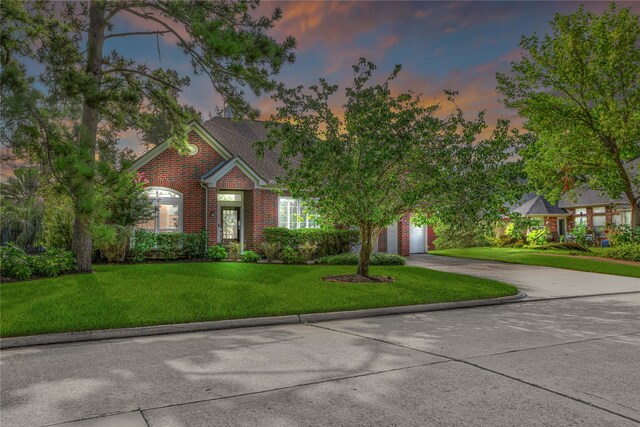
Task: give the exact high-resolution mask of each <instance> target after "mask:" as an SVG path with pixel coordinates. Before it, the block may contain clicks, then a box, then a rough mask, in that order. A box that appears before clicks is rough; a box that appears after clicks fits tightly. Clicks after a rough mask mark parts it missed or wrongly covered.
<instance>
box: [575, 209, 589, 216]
mask: <svg viewBox="0 0 640 427" xmlns="http://www.w3.org/2000/svg"><path fill="white" fill-rule="evenodd" d="M586 214H587V208H578V209H576V215H586Z"/></svg>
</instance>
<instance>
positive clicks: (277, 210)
mask: <svg viewBox="0 0 640 427" xmlns="http://www.w3.org/2000/svg"><path fill="white" fill-rule="evenodd" d="M266 136H267V130H266V127H265V124H264V123H263V122H260V121H251V120H232V119H228V118H224V117H213V118H211V119H209V120H207V121H205V122H204V123H198V122H196V121H194V122H192V123H191V124H190V125H189V129H188V137H187V138H188V144H189V152H188V153H186V154H181V153H179V152H178V151H177V150H175V149H174V148H172V147H171V146H170V145H169V142H165V143H163V144H160V145H158V146H156V147H154V148H153V149H151V150H149V151H148V152H146V153H144V154H143V155H142V156H141V157H140V158H139V159H137V160H136V162H134V164H133V166H132V169H133V170H135V171H137V172H138V173H139V175H140V178H141V179H144V180H146V182H147V184H148V185H147V191H148V194H149V196H150V198H151V199H152V200H153V202H154V203H155V205H156V216H155V218H154V219H152V220H149V221H147V222H145V223H143V224H140V225H139V226H140V227H141V228H144V229H146V230H149V231H153V232H157V233H160V232H186V233H197V232H201V231H205V230H206V231H207V234H208V236H209V244H210V245H215V244H229V243H232V242H238V243H240V244H241V245H242V246H243V247H244V248H246V249H253V250H256V249H258V247H259V244H260V243H261V242H262V241H263V240H264V229H265V228H266V227H286V228H310V227H316V226H317V224H316V222H315V219H314V216H313V215H309V213H308V212H307V211H306V210H305V208H304V206H302V204H301V203H300V200H296V199H294V198H292V197H290V195H289V194H288V193H287V191H286V188H282V187H281V186H279V185H278V181H277V178H278V177H281V176H283V174H284V170H283V168H282V167H281V166H280V165H279V164H278V159H279V153H278V150H277V149H276V150H265V152H264V156H263V157H258V156H257V154H256V152H255V149H254V143H255V142H257V141H261V140H264V139H265V138H266ZM434 238H435V235H434V234H433V230H432V229H431V228H428V227H426V226H425V227H415V226H413V225H411V223H410V215H409V214H407V215H405V216H404V217H403V218H402V220H401V221H398V223H396V224H392V225H391V226H390V227H388V228H387V229H386V230H383V231H382V232H381V234H380V235H379V237H378V243H377V250H378V251H381V252H390V253H399V254H401V255H409V254H410V253H420V252H426V251H427V248H429V247H432V244H433V240H434Z"/></svg>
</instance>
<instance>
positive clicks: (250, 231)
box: [242, 191, 256, 251]
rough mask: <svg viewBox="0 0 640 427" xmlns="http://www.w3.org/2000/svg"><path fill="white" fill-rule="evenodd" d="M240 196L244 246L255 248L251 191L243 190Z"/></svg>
mask: <svg viewBox="0 0 640 427" xmlns="http://www.w3.org/2000/svg"><path fill="white" fill-rule="evenodd" d="M243 193H244V194H243V195H242V197H243V198H244V218H243V226H244V247H245V249H251V250H254V251H255V250H256V246H255V245H254V234H255V225H254V221H255V219H254V217H255V212H254V209H253V194H254V192H253V191H244V192H243Z"/></svg>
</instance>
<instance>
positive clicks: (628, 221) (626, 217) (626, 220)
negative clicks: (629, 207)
mask: <svg viewBox="0 0 640 427" xmlns="http://www.w3.org/2000/svg"><path fill="white" fill-rule="evenodd" d="M622 214H624V223H625V224H631V211H626V212H623V213H622Z"/></svg>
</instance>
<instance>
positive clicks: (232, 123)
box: [202, 117, 284, 184]
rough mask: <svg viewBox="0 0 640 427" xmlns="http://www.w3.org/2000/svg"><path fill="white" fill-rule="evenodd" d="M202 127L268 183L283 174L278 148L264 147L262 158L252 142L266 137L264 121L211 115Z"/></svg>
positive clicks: (272, 182)
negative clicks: (269, 148) (279, 162)
mask: <svg viewBox="0 0 640 427" xmlns="http://www.w3.org/2000/svg"><path fill="white" fill-rule="evenodd" d="M202 127H203V128H205V129H206V130H207V132H209V133H210V134H211V136H213V137H214V138H215V139H216V141H218V142H219V143H220V144H221V145H223V146H224V147H225V148H226V149H227V150H229V151H230V152H231V153H232V154H233V155H234V156H238V157H240V158H241V159H242V160H244V162H245V163H246V164H247V165H248V166H249V167H251V169H253V170H254V171H255V172H256V173H257V174H258V175H260V176H261V177H262V178H264V180H265V181H267V182H268V183H269V184H274V183H275V182H276V177H278V176H283V175H284V169H282V167H281V166H280V165H279V164H278V157H279V153H278V150H268V149H265V150H264V157H263V158H258V155H257V154H256V151H255V148H254V146H253V144H254V143H255V142H258V141H262V140H264V139H266V137H267V129H266V127H265V124H264V122H261V121H254V120H232V119H228V118H225V117H212V118H210V119H209V120H207V121H206V122H204V123H203V124H202Z"/></svg>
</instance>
